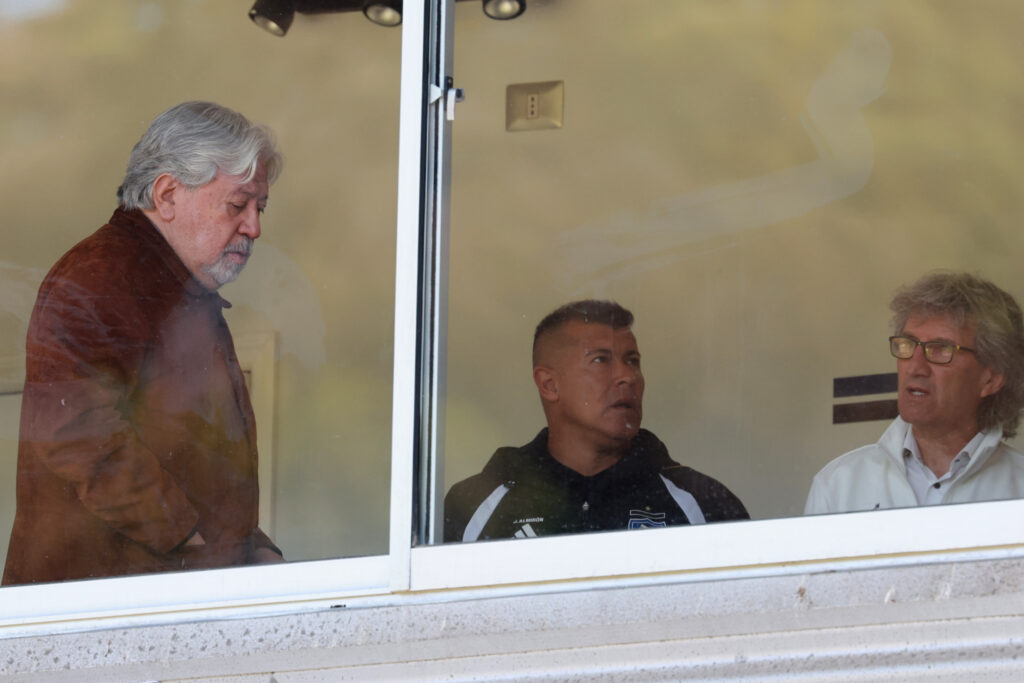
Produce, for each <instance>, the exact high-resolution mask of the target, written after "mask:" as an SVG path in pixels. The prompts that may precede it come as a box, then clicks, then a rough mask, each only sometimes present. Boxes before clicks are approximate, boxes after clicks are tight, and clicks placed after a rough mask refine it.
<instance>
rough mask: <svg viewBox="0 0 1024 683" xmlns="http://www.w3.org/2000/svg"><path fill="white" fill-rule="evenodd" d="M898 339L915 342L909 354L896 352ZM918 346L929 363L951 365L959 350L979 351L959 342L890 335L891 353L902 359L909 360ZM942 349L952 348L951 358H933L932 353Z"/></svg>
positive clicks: (894, 356)
mask: <svg viewBox="0 0 1024 683" xmlns="http://www.w3.org/2000/svg"><path fill="white" fill-rule="evenodd" d="M897 340H899V341H900V342H907V343H908V344H909V343H913V345H914V346H913V348H911V350H910V355H909V356H900V355H899V354H897V353H896V341H897ZM918 346H920V347H922V348H923V349H924V359H925V360H926V361H928V362H929V363H934V364H936V365H949V364H950V363H952V362H953V359H954V358H956V352H957V351H970V352H971V353H978V352H977V351H975V350H974V349H970V348H967V347H966V346H960V345H959V344H954V343H953V342H947V341H921V340H920V339H914V338H913V337H907V336H904V335H901V334H897V335H893V336H892V337H889V353H891V354H892V357H893V358H898V359H900V360H908V359H910V358H913V357H914V352H915V351H917V347H918ZM940 349H951V351H950V352H949V360H934V359H933V358H932V354H933V353H935V351H938V350H940Z"/></svg>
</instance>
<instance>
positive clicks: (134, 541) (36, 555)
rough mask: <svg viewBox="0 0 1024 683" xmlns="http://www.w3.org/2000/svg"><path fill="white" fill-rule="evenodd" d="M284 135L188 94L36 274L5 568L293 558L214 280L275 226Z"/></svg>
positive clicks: (10, 577) (27, 577)
mask: <svg viewBox="0 0 1024 683" xmlns="http://www.w3.org/2000/svg"><path fill="white" fill-rule="evenodd" d="M280 167H281V157H280V155H279V154H278V152H277V150H276V147H275V143H274V141H273V137H272V134H271V133H270V131H269V130H267V129H266V128H264V127H262V126H258V125H254V124H252V123H250V122H249V121H248V120H247V119H246V118H245V117H243V116H242V115H241V114H238V113H237V112H234V111H232V110H230V109H227V108H225V107H222V106H220V105H216V104H212V103H208V102H186V103H184V104H180V105H177V106H175V107H172V108H171V109H169V110H167V111H166V112H164V113H163V114H161V115H160V116H158V117H157V118H156V119H155V120H154V121H153V123H152V125H151V126H150V127H149V129H148V130H147V131H146V133H145V134H144V135H143V136H142V139H141V140H140V141H139V142H138V144H137V145H136V146H135V148H134V149H133V150H132V154H131V157H130V159H129V162H128V170H127V173H126V175H125V179H124V183H123V184H122V186H121V187H120V189H119V190H118V200H119V204H120V206H119V208H118V209H117V210H116V211H114V214H113V216H111V218H110V221H109V222H108V223H107V224H106V225H104V226H103V227H102V228H100V229H99V230H98V231H97V232H95V233H94V234H93V235H91V236H90V237H87V238H86V239H85V240H83V241H82V242H80V243H79V244H78V245H76V246H75V247H73V248H72V249H71V250H70V251H69V252H68V253H67V254H65V255H64V256H63V257H62V258H61V259H60V260H59V261H58V262H57V263H56V265H54V267H53V268H52V269H51V270H50V272H49V274H48V275H47V276H46V279H45V280H44V281H43V284H42V286H41V287H40V289H39V295H38V298H37V299H36V304H35V308H34V310H33V313H32V319H31V322H30V323H29V331H28V340H27V346H26V381H25V392H24V395H23V400H22V413H21V441H20V445H19V450H18V482H17V512H16V514H15V519H14V528H13V531H12V533H11V542H10V548H9V552H8V557H7V564H6V567H5V570H4V576H3V583H4V584H19V583H31V582H41V581H58V580H64V579H76V578H89V577H100V576H113V575H120V574H135V573H141V572H156V571H167V570H176V569H192V568H204V567H224V566H231V565H240V564H249V563H257V562H274V561H282V559H283V558H282V556H281V552H280V550H278V548H277V547H276V546H275V545H274V544H273V543H272V542H271V540H270V539H269V538H268V537H267V536H266V535H265V534H264V533H263V532H262V531H260V529H259V526H258V521H259V520H258V509H259V504H258V501H259V491H258V485H257V464H258V455H257V451H256V425H255V422H254V418H253V411H252V407H251V405H250V403H249V397H248V392H247V390H246V387H245V382H244V380H243V376H242V372H241V369H240V368H239V365H238V360H237V358H236V356H235V351H234V346H233V344H232V340H231V334H230V332H229V331H228V328H227V324H226V323H225V321H224V317H223V315H222V309H223V308H226V307H228V306H229V304H228V303H227V302H226V301H225V300H224V299H222V298H221V297H220V295H218V294H217V289H218V288H219V287H220V286H221V285H223V284H226V283H227V282H230V281H232V280H233V279H235V277H237V276H238V274H239V272H240V271H241V270H242V268H243V266H244V265H245V263H246V261H247V260H248V258H249V254H250V253H251V250H252V244H253V241H254V240H255V239H256V238H257V237H259V235H260V214H261V213H262V212H263V209H264V208H265V206H266V203H267V195H268V188H269V185H270V184H271V183H272V182H273V181H274V180H275V179H276V177H277V174H278V173H279V171H280Z"/></svg>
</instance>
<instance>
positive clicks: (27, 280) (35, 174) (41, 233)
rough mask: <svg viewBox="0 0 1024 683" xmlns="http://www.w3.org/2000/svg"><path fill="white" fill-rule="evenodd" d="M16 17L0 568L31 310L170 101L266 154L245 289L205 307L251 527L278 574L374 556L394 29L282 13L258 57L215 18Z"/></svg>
mask: <svg viewBox="0 0 1024 683" xmlns="http://www.w3.org/2000/svg"><path fill="white" fill-rule="evenodd" d="M29 4H30V3H22V5H25V6H26V7H27V6H28V5H29ZM250 4H251V3H250ZM32 6H33V8H34V10H33V11H32V12H13V11H12V10H10V9H9V8H8V9H6V10H0V29H2V30H3V31H4V45H5V48H4V54H3V55H2V56H0V62H2V65H3V67H4V68H3V69H2V71H3V74H4V75H3V77H2V81H3V83H2V85H0V88H2V89H3V91H4V97H3V105H2V106H0V141H2V142H3V144H2V145H0V157H2V160H3V164H0V201H2V203H3V206H4V207H5V221H6V222H5V224H6V226H7V229H6V230H5V232H4V238H3V239H4V248H3V256H2V257H0V280H2V287H0V291H2V292H3V295H2V297H0V396H2V398H3V400H2V401H0V430H2V431H0V490H2V491H3V493H4V495H3V496H2V498H3V499H4V500H6V501H8V502H9V505H3V506H0V537H2V540H0V553H4V551H5V550H6V548H7V542H8V537H9V533H10V530H11V528H12V522H13V514H14V498H15V492H16V482H15V477H16V470H17V462H16V461H17V458H16V450H17V441H18V435H19V424H18V423H19V414H20V410H21V399H22V391H23V389H24V380H25V352H26V349H25V340H26V335H27V333H28V327H29V317H30V314H31V312H32V308H33V305H34V302H35V298H36V293H37V291H38V289H39V286H40V284H41V283H42V282H43V279H44V276H45V275H46V273H47V272H48V270H49V269H50V267H51V266H52V265H53V264H54V262H55V261H57V259H58V258H59V257H60V256H61V255H62V254H64V253H65V252H67V251H68V250H69V249H71V248H72V247H73V246H74V245H75V244H76V243H77V242H79V241H80V240H82V239H83V238H84V237H86V236H88V235H89V234H90V233H92V232H93V231H95V229H96V228H97V227H98V226H99V225H101V224H102V223H103V222H104V221H105V220H106V218H107V217H108V216H110V214H111V210H112V208H113V207H114V204H113V200H114V190H115V189H116V188H117V186H118V183H119V182H120V180H121V179H122V177H123V175H124V171H125V161H126V156H127V152H128V151H129V148H130V146H131V143H132V142H133V141H134V140H137V139H138V138H139V137H140V135H141V134H142V133H143V131H144V130H145V129H146V127H147V126H148V125H149V124H150V122H151V121H152V119H153V117H154V115H155V114H156V113H157V112H159V111H161V110H163V109H166V108H167V107H169V106H171V105H173V104H175V103H177V102H183V101H187V100H212V101H216V102H220V103H223V104H224V105H226V106H228V107H230V108H231V109H234V110H236V111H240V112H243V113H244V114H246V116H248V117H250V118H251V119H252V120H255V121H260V122H263V123H266V124H268V125H269V126H270V127H271V128H272V129H273V130H274V131H275V132H276V134H277V137H278V140H279V142H280V145H281V148H282V149H283V150H284V154H285V157H286V163H285V166H286V168H287V172H286V173H285V174H284V175H283V176H282V178H281V180H279V181H278V182H277V183H275V184H274V186H273V189H272V195H273V200H272V201H271V202H270V204H269V207H268V212H267V213H266V214H265V215H264V217H263V218H264V220H263V222H262V225H261V228H262V235H261V236H260V238H259V239H258V240H257V242H258V244H257V245H256V249H255V250H254V251H253V252H252V255H251V257H250V259H249V262H248V265H247V266H246V268H245V271H244V273H243V274H242V275H241V276H240V277H239V279H238V280H237V281H236V282H234V283H231V284H227V285H224V286H223V287H222V288H221V289H220V290H218V293H219V294H220V295H221V296H223V297H224V299H226V300H228V301H230V302H231V304H232V305H231V307H230V308H227V309H223V310H222V314H223V316H224V318H225V320H226V323H227V325H228V326H229V327H230V330H231V336H232V337H233V345H234V351H235V355H236V356H237V358H238V361H239V365H240V367H241V370H242V372H243V373H244V375H245V377H246V382H247V384H248V393H249V398H250V403H251V405H252V410H253V415H254V418H255V424H256V425H257V429H256V441H257V443H258V446H257V449H256V450H257V451H258V453H259V467H258V478H259V519H258V521H257V522H250V524H252V525H253V526H258V528H260V529H262V530H263V531H264V532H266V534H267V535H268V536H269V537H270V538H272V539H273V542H274V544H275V545H276V546H277V547H279V548H280V549H281V551H282V553H283V555H284V556H285V557H286V558H287V559H288V560H289V561H294V560H305V559H314V558H330V557H343V556H353V555H370V554H378V553H382V552H386V549H387V547H388V543H387V521H388V508H389V500H388V491H389V480H388V471H389V468H388V460H389V453H390V443H389V436H388V435H389V430H390V407H391V367H392V358H391V335H392V327H393V322H394V321H393V314H392V311H393V308H392V307H393V300H394V269H393V264H394V222H395V216H394V193H395V185H396V181H395V179H396V175H397V174H396V159H397V134H396V131H397V118H398V88H397V87H396V85H397V83H398V80H399V79H398V76H399V52H400V51H399V47H400V45H399V43H400V40H401V35H400V32H397V31H395V32H382V31H380V30H379V29H378V28H377V27H375V26H374V25H372V24H370V23H369V22H367V21H366V20H365V18H364V17H363V16H362V15H361V14H360V13H359V12H350V13H346V14H332V15H320V16H317V17H309V16H305V15H299V16H297V17H296V19H295V25H294V26H293V27H292V30H291V31H290V32H289V34H288V36H286V37H285V38H284V39H279V38H275V37H272V36H270V35H268V34H267V33H266V32H264V31H261V30H259V28H258V27H256V26H254V25H253V24H252V22H251V21H249V19H248V18H247V17H246V14H245V11H246V9H247V7H246V6H243V7H242V8H239V7H237V6H236V5H233V3H209V2H200V3H160V2H143V3H140V2H137V1H135V0H111V1H110V2H104V3H99V4H97V3H92V2H87V1H83V0H67V1H66V2H48V3H35V4H32ZM227 44H230V45H231V49H230V50H225V49H224V46H225V45H227ZM325 54H331V55H332V59H328V60H325V59H324V58H323V57H324V55H325ZM381 207H385V208H383V209H382V208H381ZM110 270H111V276H112V277H113V276H116V275H117V273H123V272H124V270H125V268H124V267H122V266H120V265H115V266H111V267H110ZM213 403H215V402H214V401H212V400H211V405H212V404H213ZM126 538H127V537H126ZM204 540H206V541H210V539H209V538H205V537H204ZM92 551H93V549H90V552H92ZM3 561H4V556H3V555H0V562H3Z"/></svg>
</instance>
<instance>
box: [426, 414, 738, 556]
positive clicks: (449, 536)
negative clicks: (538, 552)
mask: <svg viewBox="0 0 1024 683" xmlns="http://www.w3.org/2000/svg"><path fill="white" fill-rule="evenodd" d="M547 442H548V430H547V429H546V428H545V429H543V430H541V432H540V434H538V435H537V437H536V438H535V439H534V440H533V441H531V442H530V443H528V444H526V445H525V446H522V447H520V448H509V447H506V448H499V449H498V450H497V451H495V453H494V455H493V456H492V457H491V459H490V461H489V462H488V463H487V465H486V466H485V467H484V470H483V472H481V473H480V474H476V475H474V476H472V477H469V478H468V479H464V480H463V481H460V482H459V483H457V484H455V485H454V486H452V488H451V490H450V491H448V495H447V496H445V500H444V540H445V541H446V542H458V541H476V540H483V539H495V538H529V537H533V536H550V535H553V534H569V533H579V532H583V531H611V530H614V529H642V528H649V527H663V526H669V525H678V524H703V523H705V522H720V521H723V520H730V519H749V515H748V514H747V510H746V508H744V507H743V503H741V502H740V500H739V498H737V497H736V496H735V495H733V494H732V492H731V491H729V489H727V488H726V487H725V486H723V485H722V484H721V483H719V482H718V481H716V480H714V479H712V478H711V477H708V476H706V475H703V474H701V473H700V472H698V471H696V470H694V469H691V468H689V467H684V466H682V465H680V464H679V463H677V462H675V461H674V460H672V458H671V457H670V456H669V454H668V450H667V449H666V448H665V444H663V443H662V442H661V441H659V440H658V437H656V436H654V434H652V433H651V432H649V431H647V430H645V429H641V430H640V431H639V433H638V434H637V435H636V437H634V438H633V442H632V443H631V444H630V448H629V451H628V452H627V453H626V455H625V456H623V458H622V460H620V461H619V462H617V463H616V464H615V465H613V466H611V467H609V468H608V469H606V470H604V471H602V472H599V473H597V474H595V475H594V476H592V477H585V476H583V475H582V474H579V473H578V472H576V471H574V470H571V469H569V468H568V467H565V466H564V465H562V464H561V463H559V462H558V461H557V460H555V459H554V458H553V457H552V456H551V454H550V453H548V448H547Z"/></svg>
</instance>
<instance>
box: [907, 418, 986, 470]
mask: <svg viewBox="0 0 1024 683" xmlns="http://www.w3.org/2000/svg"><path fill="white" fill-rule="evenodd" d="M984 438H985V434H984V432H978V433H977V434H975V435H974V438H972V439H971V440H970V441H968V442H967V443H966V444H965V445H964V447H963V448H961V449H960V452H959V453H957V455H956V457H955V458H953V462H952V463H951V464H950V467H949V469H950V471H953V470H954V469H957V470H959V469H962V468H963V467H966V466H967V463H969V462H970V461H971V456H973V455H974V453H975V452H976V451H977V450H978V448H979V447H980V446H981V442H982V441H983V440H984ZM903 458H904V459H906V458H913V459H914V460H916V461H917V462H919V463H921V464H922V465H923V464H924V460H923V459H922V458H921V449H920V448H919V447H918V445H917V439H915V438H914V427H913V425H911V426H910V428H909V429H907V435H906V436H905V437H904V438H903ZM958 463H962V464H960V466H959V467H958V466H957V465H958Z"/></svg>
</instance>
